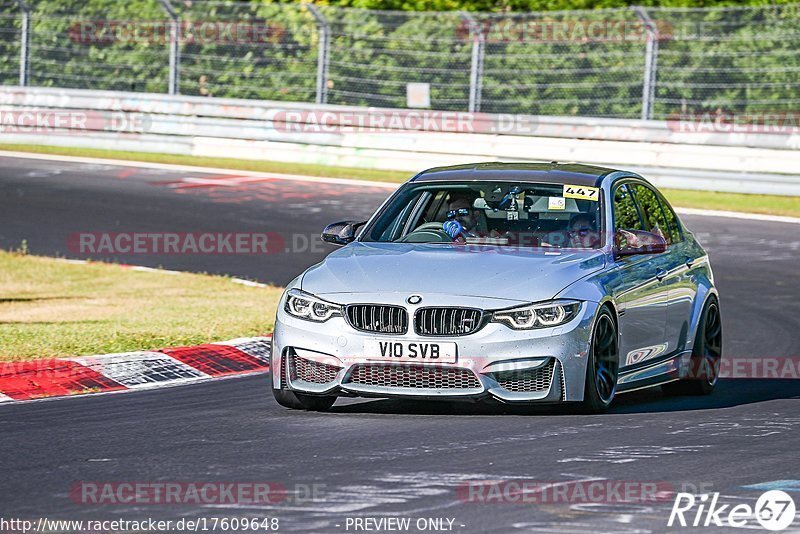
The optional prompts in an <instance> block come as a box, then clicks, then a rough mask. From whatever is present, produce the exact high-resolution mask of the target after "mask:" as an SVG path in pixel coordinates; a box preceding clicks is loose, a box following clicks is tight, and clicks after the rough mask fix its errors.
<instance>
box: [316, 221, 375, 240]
mask: <svg viewBox="0 0 800 534" xmlns="http://www.w3.org/2000/svg"><path fill="white" fill-rule="evenodd" d="M366 223H367V221H360V222H359V221H341V222H335V223H331V224H329V225H328V226H326V227H325V229H324V230H323V231H322V240H323V241H325V242H326V243H333V244H334V245H346V244H348V243H350V242H352V241H353V240H354V239H355V238H356V231H357V230H358V229H359V228H360V227H361V226H363V225H365V224H366Z"/></svg>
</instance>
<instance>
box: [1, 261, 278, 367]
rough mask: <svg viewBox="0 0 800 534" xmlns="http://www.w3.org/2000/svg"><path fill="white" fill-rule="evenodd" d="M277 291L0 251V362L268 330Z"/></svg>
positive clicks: (161, 345) (216, 278) (175, 343)
mask: <svg viewBox="0 0 800 534" xmlns="http://www.w3.org/2000/svg"><path fill="white" fill-rule="evenodd" d="M281 292H282V289H281V288H278V287H266V288H260V287H249V286H244V285H241V284H235V283H233V282H231V281H230V279H229V278H225V277H221V276H210V275H203V274H188V273H180V274H170V273H158V272H141V271H134V270H131V269H125V268H123V267H121V266H119V265H114V264H106V263H90V264H72V263H68V262H65V261H63V260H59V259H54V258H45V257H39V256H29V255H24V254H19V253H13V252H3V251H0V295H2V297H0V361H18V360H30V359H36V358H46V357H65V356H81V355H88V354H105V353H111V352H125V351H132V350H148V349H158V348H164V347H170V346H180V345H193V344H199V343H206V342H209V341H220V340H223V339H231V338H236V337H243V336H257V335H263V334H266V333H269V332H271V331H272V327H273V320H274V317H275V307H276V306H277V303H278V300H279V299H280V296H281Z"/></svg>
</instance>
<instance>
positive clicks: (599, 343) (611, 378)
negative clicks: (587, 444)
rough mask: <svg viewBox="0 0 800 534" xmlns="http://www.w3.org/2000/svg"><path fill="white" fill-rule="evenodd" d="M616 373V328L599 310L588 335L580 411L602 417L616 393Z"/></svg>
mask: <svg viewBox="0 0 800 534" xmlns="http://www.w3.org/2000/svg"><path fill="white" fill-rule="evenodd" d="M618 371H619V344H618V337H617V325H616V323H615V322H614V317H613V316H612V315H611V311H610V310H609V309H608V308H603V309H601V310H600V313H599V314H598V316H597V320H596V321H595V323H594V330H593V332H592V342H591V347H590V350H589V360H588V361H587V362H586V380H585V382H584V391H583V402H582V403H581V411H584V412H587V413H602V412H604V411H606V410H607V409H608V407H609V406H611V403H612V402H613V401H614V395H615V394H616V392H617V375H618Z"/></svg>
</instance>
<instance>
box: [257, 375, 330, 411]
mask: <svg viewBox="0 0 800 534" xmlns="http://www.w3.org/2000/svg"><path fill="white" fill-rule="evenodd" d="M270 368H271V366H270ZM270 383H272V373H270ZM272 395H273V396H274V397H275V400H276V401H277V402H278V404H280V405H281V406H283V407H284V408H289V409H291V410H309V411H314V412H324V411H326V410H328V409H330V407H331V406H333V403H334V402H336V397H318V396H315V395H303V394H302V393H295V392H294V391H291V390H289V389H286V388H285V387H283V385H281V388H280V389H276V388H274V387H273V388H272Z"/></svg>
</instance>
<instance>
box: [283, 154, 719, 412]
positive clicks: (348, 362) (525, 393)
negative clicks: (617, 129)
mask: <svg viewBox="0 0 800 534" xmlns="http://www.w3.org/2000/svg"><path fill="white" fill-rule="evenodd" d="M322 237H323V240H325V241H327V242H330V243H335V244H338V245H342V248H340V249H339V250H337V251H335V252H333V253H332V254H330V255H329V256H328V257H327V258H326V259H325V260H324V261H322V262H321V263H319V264H317V265H314V266H313V267H311V268H309V269H308V270H306V271H305V272H304V273H302V274H301V275H300V276H298V277H297V278H296V279H295V280H293V281H292V282H291V283H290V284H289V285H288V287H287V289H286V292H285V293H284V295H283V297H282V298H281V301H280V304H279V307H278V312H277V318H276V321H275V330H274V335H273V347H272V361H271V369H272V377H271V380H272V390H273V393H274V395H275V398H276V400H277V401H278V402H279V403H280V404H281V405H283V406H286V407H289V408H297V409H306V410H327V409H328V408H330V407H331V406H332V405H333V403H334V402H335V401H336V399H337V397H340V396H360V397H395V398H416V399H420V398H424V399H445V400H449V401H452V400H458V399H461V400H473V401H481V400H487V399H493V400H495V401H500V402H504V403H528V404H534V403H535V404H540V403H541V404H544V403H572V405H574V406H575V407H576V408H577V409H579V410H581V411H585V412H601V411H604V410H606V409H607V408H608V407H609V406H610V405H611V403H612V402H613V400H614V398H615V396H616V395H617V394H619V393H622V392H625V391H630V390H633V389H638V388H643V387H650V386H662V387H663V388H664V390H665V392H667V393H672V394H698V395H699V394H708V393H710V392H711V391H712V390H713V389H714V386H715V384H716V381H717V375H718V370H719V364H720V358H721V357H722V327H721V318H720V309H719V300H718V295H717V290H716V288H715V287H714V280H713V275H712V272H711V267H710V265H709V261H708V255H707V254H706V252H705V251H704V250H703V248H702V247H701V246H700V244H699V243H698V242H697V241H696V240H695V238H694V236H693V235H692V233H691V232H690V231H689V230H688V229H687V228H686V227H685V226H684V225H683V224H682V223H681V221H680V219H679V218H678V216H677V215H676V214H675V211H674V210H673V209H672V207H671V206H670V205H669V203H668V202H667V201H666V200H665V199H664V197H663V196H662V195H661V193H659V191H658V190H656V189H655V188H654V187H653V186H652V185H651V184H650V183H648V182H647V181H646V180H645V179H644V178H642V177H641V176H638V175H637V174H635V173H632V172H626V171H620V170H613V169H606V168H601V167H594V166H588V165H579V164H557V163H552V164H501V163H482V164H474V165H462V166H455V167H442V168H435V169H430V170H427V171H424V172H422V173H420V174H418V175H417V176H415V177H414V178H412V179H411V180H409V181H408V182H406V183H405V184H404V185H402V186H401V187H400V188H399V189H398V190H397V191H396V192H395V193H394V194H392V195H391V196H390V198H389V199H388V200H386V202H384V204H383V205H382V206H381V207H380V208H379V209H378V210H377V212H376V213H375V214H374V215H373V216H372V217H371V218H370V220H369V221H366V222H358V221H344V222H339V223H334V224H331V225H329V226H328V227H327V228H326V229H325V230H324V232H323V235H322Z"/></svg>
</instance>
